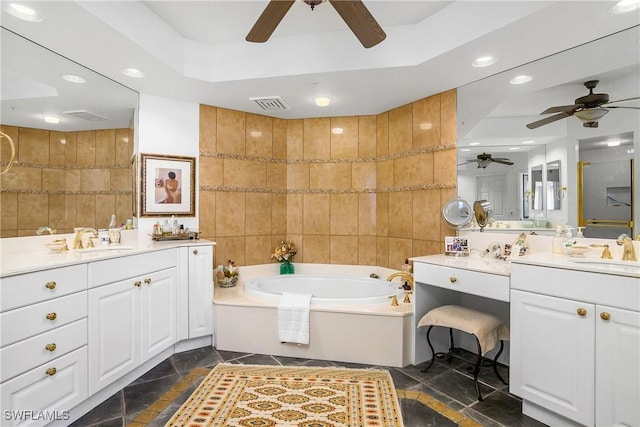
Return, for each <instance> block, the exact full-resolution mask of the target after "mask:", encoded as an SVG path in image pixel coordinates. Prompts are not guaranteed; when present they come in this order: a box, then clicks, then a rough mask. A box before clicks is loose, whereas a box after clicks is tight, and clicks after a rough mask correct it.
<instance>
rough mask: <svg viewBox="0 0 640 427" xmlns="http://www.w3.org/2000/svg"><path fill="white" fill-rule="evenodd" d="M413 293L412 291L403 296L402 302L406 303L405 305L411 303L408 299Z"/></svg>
mask: <svg viewBox="0 0 640 427" xmlns="http://www.w3.org/2000/svg"><path fill="white" fill-rule="evenodd" d="M412 293H413V291H409V292H405V294H404V299H403V300H402V302H406V303H409V304H410V303H411V299H409V295H411V294H412Z"/></svg>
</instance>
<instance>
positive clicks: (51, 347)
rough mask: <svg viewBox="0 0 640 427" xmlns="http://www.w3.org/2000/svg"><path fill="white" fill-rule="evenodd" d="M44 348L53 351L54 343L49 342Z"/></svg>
mask: <svg viewBox="0 0 640 427" xmlns="http://www.w3.org/2000/svg"><path fill="white" fill-rule="evenodd" d="M44 348H45V349H47V350H49V351H55V349H56V345H55V343H51V344H47V345H45V346H44Z"/></svg>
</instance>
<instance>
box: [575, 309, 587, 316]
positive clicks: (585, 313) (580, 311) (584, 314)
mask: <svg viewBox="0 0 640 427" xmlns="http://www.w3.org/2000/svg"><path fill="white" fill-rule="evenodd" d="M576 313H578V316H586V315H587V309H586V308H582V307H580V308H579V309H577V310H576Z"/></svg>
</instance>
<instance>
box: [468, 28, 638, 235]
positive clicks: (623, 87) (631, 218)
mask: <svg viewBox="0 0 640 427" xmlns="http://www.w3.org/2000/svg"><path fill="white" fill-rule="evenodd" d="M639 39H640V30H639V27H637V26H636V27H633V28H630V29H628V30H625V31H621V32H618V33H615V34H612V35H610V36H608V37H604V38H601V39H598V40H595V41H593V42H591V43H587V44H584V45H581V46H578V47H575V48H573V49H569V50H567V51H563V52H560V53H558V54H555V55H552V56H549V57H546V58H543V59H540V60H538V61H534V62H532V63H528V64H525V65H522V66H520V67H517V68H515V69H512V70H509V71H506V72H503V73H499V74H495V75H493V76H490V77H487V78H485V79H482V80H479V81H476V82H474V83H471V84H469V85H466V86H463V87H460V88H458V165H459V166H458V193H459V195H460V196H461V197H463V198H465V199H466V200H468V201H469V202H471V203H473V201H474V200H479V199H486V200H492V202H491V203H492V206H493V207H494V224H493V225H491V226H489V228H494V229H495V228H496V225H498V226H499V227H498V228H511V229H525V230H535V231H536V232H538V233H539V234H551V233H552V232H553V230H554V228H555V226H556V225H570V226H572V227H577V226H586V230H585V236H587V237H596V236H597V237H616V236H617V235H616V236H613V235H614V234H616V233H619V231H620V230H622V229H624V230H627V232H629V233H633V235H635V234H637V233H638V231H639V230H638V229H636V230H633V229H632V228H631V227H630V226H631V225H632V224H633V223H635V224H639V220H640V212H639V211H640V209H638V208H637V207H636V208H634V207H631V206H626V201H627V200H631V201H633V200H636V201H637V200H640V189H639V188H638V187H639V186H637V185H636V186H633V182H634V181H637V180H634V176H632V173H633V172H632V171H633V169H632V168H631V167H630V166H628V165H630V164H631V161H632V159H635V160H634V161H635V163H636V164H638V156H639V152H640V150H639V149H638V147H639V142H638V135H639V128H640V110H638V108H639V107H640V102H639V101H638V100H637V99H632V100H629V101H624V102H615V103H612V104H611V105H602V106H601V107H600V108H589V109H585V110H584V111H583V112H579V111H575V112H574V111H571V110H569V111H570V113H571V114H565V115H564V116H563V117H561V118H560V117H553V116H555V115H556V114H558V111H560V110H556V111H555V112H552V113H549V114H544V115H543V114H541V113H542V112H543V111H545V110H547V109H548V108H550V107H563V106H568V105H574V104H575V103H576V99H578V98H580V97H583V96H585V95H587V94H588V93H589V90H590V88H589V86H590V85H591V86H592V85H593V83H589V84H587V85H585V83H586V82H590V81H591V82H592V81H595V80H597V81H598V83H597V85H596V87H595V88H593V93H596V94H607V95H608V96H609V100H610V101H618V100H625V99H628V98H637V97H639V96H640V74H639V63H640V49H638V40H639ZM520 75H527V76H531V77H532V80H531V81H530V82H528V83H526V84H520V85H514V84H510V83H509V81H510V80H511V79H512V78H513V77H515V76H520ZM609 107H618V108H609ZM550 117H553V118H550ZM542 119H547V120H545V122H546V124H540V123H536V122H538V121H540V120H542ZM532 124H533V125H532ZM527 125H529V127H528V126H527ZM486 155H491V160H486V157H487V156H486ZM496 158H497V159H508V160H509V163H511V164H505V163H498V162H495V161H493V160H495V159H496ZM606 161H611V162H620V163H621V164H624V165H627V166H625V170H627V171H628V172H627V174H626V175H624V177H622V178H620V179H618V181H620V182H621V183H616V185H615V186H613V185H612V186H611V189H610V191H609V192H610V193H611V194H613V193H615V194H616V195H617V196H620V197H621V198H622V199H623V202H622V203H619V204H618V205H619V206H615V207H613V206H612V209H611V210H610V211H608V213H606V214H605V216H608V217H611V218H599V217H598V215H599V214H598V215H596V213H591V212H601V211H602V210H598V209H595V210H594V209H592V210H589V207H591V206H594V205H595V204H597V203H605V204H606V197H601V198H600V197H599V196H597V195H594V194H589V191H588V188H589V187H588V186H587V187H584V186H583V185H582V181H581V180H582V175H580V174H579V171H578V167H579V163H581V162H582V163H584V162H587V163H589V162H590V165H587V166H586V167H587V168H589V167H591V169H584V170H586V172H585V173H586V174H587V175H588V174H589V172H590V171H595V170H596V169H598V167H599V166H598V165H594V162H606ZM612 164H613V163H612ZM615 164H618V163H615ZM604 169H606V166H604V167H603V170H604ZM584 170H583V171H584ZM635 170H636V171H637V167H636V168H635ZM636 174H637V172H636ZM598 176H599V177H600V178H599V179H602V176H600V175H598ZM588 179H591V178H588ZM614 187H615V188H614ZM585 188H586V189H585ZM581 191H583V192H584V194H582V193H580V192H581ZM593 198H596V199H597V202H593V203H591V202H588V200H590V199H593ZM600 199H602V201H600ZM579 200H580V204H579ZM585 203H587V204H588V206H587V207H588V209H587V210H586V211H585V210H584V209H583V208H584V207H585V206H583V205H584V204H585ZM614 209H616V211H615V212H613V210H614ZM623 210H624V211H625V213H624V214H623V213H622V211H623ZM592 216H593V218H592ZM621 216H624V219H620V217H621ZM620 221H622V222H620ZM623 222H624V223H623ZM614 225H615V226H616V227H617V228H616V227H614ZM621 225H624V226H625V227H626V226H627V225H628V226H629V227H626V228H620V226H621Z"/></svg>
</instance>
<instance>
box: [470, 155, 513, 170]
mask: <svg viewBox="0 0 640 427" xmlns="http://www.w3.org/2000/svg"><path fill="white" fill-rule="evenodd" d="M473 162H476V163H478V167H479V168H482V169H486V167H487V166H489V165H490V164H491V163H500V164H503V165H508V166H511V165H513V162H512V161H511V160H509V159H506V158H504V157H491V154H487V153H482V154H478V157H476V158H475V159H471V160H467V161H466V162H464V163H460V164H459V165H458V166H461V165H466V164H468V163H473Z"/></svg>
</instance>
